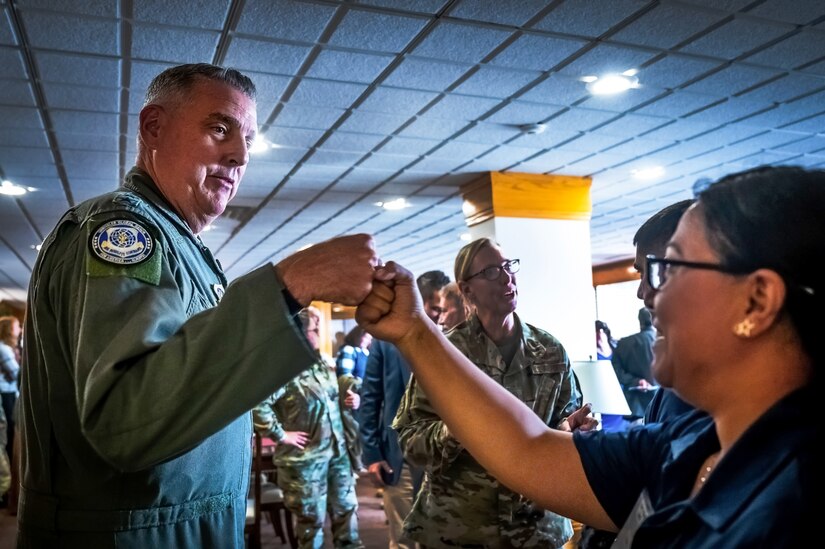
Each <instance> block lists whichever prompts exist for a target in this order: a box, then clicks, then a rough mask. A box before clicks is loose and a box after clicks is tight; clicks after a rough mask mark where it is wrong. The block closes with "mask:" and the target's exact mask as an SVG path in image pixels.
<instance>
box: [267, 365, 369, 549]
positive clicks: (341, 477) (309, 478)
mask: <svg viewBox="0 0 825 549" xmlns="http://www.w3.org/2000/svg"><path fill="white" fill-rule="evenodd" d="M252 415H253V421H254V422H255V429H257V430H258V431H259V432H261V433H262V434H264V436H269V437H272V438H273V439H275V440H277V441H280V440H283V438H284V437H285V436H286V431H304V432H306V433H307V435H308V437H309V440H308V441H307V444H306V447H305V448H304V449H303V450H301V449H299V448H296V447H295V446H291V445H289V444H279V445H278V446H277V447H276V448H275V455H274V456H273V462H274V463H275V465H276V466H277V467H278V486H280V488H281V490H283V492H284V503H285V505H286V507H287V509H289V510H290V511H291V512H292V514H293V515H295V520H296V524H295V536H296V537H297V539H298V545H299V547H301V548H310V547H311V548H314V549H320V548H321V547H323V546H324V520H325V518H326V514H327V511H328V512H329V515H330V517H331V519H332V538H333V543H334V545H335V547H359V548H360V547H363V546H364V545H363V544H362V543H361V539H360V537H359V536H358V518H357V517H356V511H357V509H358V500H357V498H356V494H355V479H354V478H353V475H352V465H351V464H350V459H349V455H348V454H347V447H346V439H345V437H344V428H343V425H342V421H341V407H340V404H339V400H338V381H337V380H336V377H335V371H334V370H333V369H332V367H331V365H330V364H328V363H327V362H326V361H325V360H324V359H323V358H319V360H318V361H317V362H316V363H315V364H314V365H313V366H312V367H311V368H310V369H308V370H306V371H304V372H303V373H301V374H299V375H298V376H296V377H295V378H294V379H293V380H292V381H290V382H289V383H287V384H286V385H285V386H284V387H282V388H281V389H279V390H278V391H277V392H275V393H274V394H273V395H272V396H271V397H269V398H268V399H267V400H265V401H264V402H262V403H261V404H259V405H258V406H257V407H256V408H255V409H254V410H253V413H252Z"/></svg>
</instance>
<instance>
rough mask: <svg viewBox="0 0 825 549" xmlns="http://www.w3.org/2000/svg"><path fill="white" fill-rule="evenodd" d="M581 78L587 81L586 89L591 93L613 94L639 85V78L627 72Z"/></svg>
mask: <svg viewBox="0 0 825 549" xmlns="http://www.w3.org/2000/svg"><path fill="white" fill-rule="evenodd" d="M627 72H630V71H627ZM581 80H582V82H586V83H587V91H589V92H590V93H592V94H593V95H613V94H616V93H622V92H624V91H627V90H629V89H631V88H638V87H639V79H638V78H636V77H635V76H632V75H627V74H605V75H604V76H601V77H598V76H585V77H584V78H582V79H581Z"/></svg>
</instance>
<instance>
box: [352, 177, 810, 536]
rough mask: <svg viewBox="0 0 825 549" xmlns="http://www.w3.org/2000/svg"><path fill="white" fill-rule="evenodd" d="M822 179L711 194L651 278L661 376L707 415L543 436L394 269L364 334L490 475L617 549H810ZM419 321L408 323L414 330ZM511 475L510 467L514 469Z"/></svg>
mask: <svg viewBox="0 0 825 549" xmlns="http://www.w3.org/2000/svg"><path fill="white" fill-rule="evenodd" d="M823 212H825V172H823V171H808V170H804V169H801V168H792V167H778V168H760V169H755V170H752V171H748V172H743V173H740V174H734V175H731V176H728V177H725V178H723V179H722V180H720V181H719V182H717V183H715V184H713V185H711V186H710V187H708V188H707V189H706V190H704V191H703V192H702V194H701V195H700V196H699V198H698V200H697V202H696V204H694V205H693V206H691V207H690V209H688V211H687V212H686V213H685V214H684V216H683V217H682V219H681V221H680V222H679V225H678V228H677V230H676V232H675V233H674V235H673V237H672V238H671V240H670V242H669V244H668V246H667V251H666V253H665V257H662V258H659V257H651V258H649V259H648V260H647V262H648V268H647V276H648V277H649V280H648V282H649V283H650V285H651V286H652V287H654V288H658V292H657V294H656V297H655V299H654V309H655V318H656V321H655V323H656V327H657V330H658V332H659V337H658V338H657V340H656V343H655V348H654V352H655V354H656V358H655V359H654V364H653V371H654V375H655V377H656V379H657V380H658V381H659V382H660V383H661V384H662V385H665V386H669V387H672V388H673V389H674V390H675V391H676V392H677V393H678V394H679V396H681V397H682V398H684V399H685V400H686V401H687V402H689V403H690V404H692V405H694V406H696V407H697V408H698V409H699V410H704V411H705V412H707V414H708V415H707V416H704V417H698V416H701V415H702V414H701V412H699V411H696V412H692V413H689V414H687V415H685V416H680V417H678V418H676V419H674V420H672V421H669V422H666V423H660V424H655V425H647V426H642V427H638V428H635V429H631V430H630V431H628V432H626V433H605V432H602V431H598V432H588V433H573V434H572V435H571V434H569V433H562V432H559V431H555V430H552V429H547V427H546V426H545V425H544V424H543V422H541V421H538V420H537V419H536V418H535V417H534V416H533V415H532V414H531V413H530V411H529V410H528V409H527V408H526V407H525V406H524V405H523V404H522V403H521V402H519V400H518V399H516V398H513V395H511V394H510V393H509V392H507V391H505V390H502V388H501V387H500V386H498V385H497V384H495V383H491V382H490V380H489V379H488V378H487V377H486V376H484V375H479V372H478V370H477V368H475V367H474V366H473V365H472V364H470V363H469V362H468V361H467V360H466V359H465V358H464V357H463V356H462V355H461V354H460V353H457V352H456V351H455V350H454V349H451V348H450V346H449V344H448V343H447V342H446V341H444V340H443V338H442V336H441V334H439V333H438V332H437V331H436V330H433V329H431V328H430V327H429V326H428V325H427V322H426V321H424V319H423V318H422V315H421V314H420V313H416V314H415V315H411V314H410V311H411V310H412V311H418V310H419V309H420V305H418V303H417V299H416V297H415V295H414V293H413V292H412V291H411V288H412V283H411V281H410V276H409V275H408V274H406V272H405V271H404V270H403V268H400V267H398V266H396V265H394V264H390V265H389V266H387V267H386V268H384V269H381V270H379V271H378V272H377V278H378V279H379V280H391V279H394V280H393V282H394V285H393V286H382V285H380V284H375V285H374V287H373V291H372V294H371V295H370V296H369V297H368V298H367V300H365V302H364V303H362V305H361V306H360V308H359V310H358V313H357V318H359V319H360V322H361V323H362V324H363V325H365V326H366V327H367V328H368V329H370V330H371V331H372V332H373V333H374V335H375V336H376V337H380V338H382V339H389V340H391V341H393V342H394V343H395V344H396V346H397V347H398V348H399V349H400V350H401V351H402V353H403V354H404V355H405V357H406V358H407V360H408V362H409V363H410V365H411V367H412V369H413V372H414V373H415V376H416V379H417V382H418V383H419V384H420V385H421V387H422V389H423V390H425V391H426V392H427V396H428V397H429V399H430V402H431V404H432V406H433V408H434V409H435V410H437V412H438V414H439V415H440V416H441V417H442V418H443V419H444V421H445V423H446V425H448V426H449V432H450V433H452V434H453V435H454V436H455V437H456V438H457V439H458V440H460V441H461V444H463V446H464V447H465V448H467V449H468V450H469V451H470V452H471V453H472V454H473V456H474V457H475V458H476V459H477V460H478V461H479V463H480V464H482V465H483V466H484V467H485V469H486V470H487V471H489V472H490V473H491V474H492V475H494V476H495V477H496V478H498V479H499V480H500V481H501V482H502V483H504V484H506V485H507V486H509V487H510V488H512V489H513V490H517V491H520V492H522V493H524V494H525V495H526V496H527V497H530V498H532V499H533V500H534V501H536V502H537V503H538V504H539V505H541V506H543V507H544V508H547V509H552V510H554V511H555V512H557V513H561V514H564V515H566V516H570V517H572V518H575V519H577V520H580V521H582V522H584V523H585V524H590V525H594V526H596V527H598V528H601V529H612V530H614V531H616V530H619V535H618V538H617V542H616V543H617V545H615V546H616V547H634V548H639V547H655V548H662V547H665V548H667V547H690V548H716V547H724V548H726V549H727V548H750V547H771V548H783V547H805V546H807V545H809V543H808V542H807V541H805V540H807V536H808V535H809V533H810V532H809V531H810V528H811V525H812V524H815V522H814V518H815V517H816V516H817V515H815V513H816V511H815V509H817V508H818V506H817V505H816V504H817V501H818V499H819V482H818V479H819V477H820V468H821V467H822V463H823V459H822V451H821V450H820V448H821V447H822V445H821V440H820V435H821V429H820V427H819V425H820V423H821V419H820V415H821V414H820V407H821V406H820V402H819V401H821V400H822V394H823V393H822V390H821V389H822V383H821V379H822V372H818V370H819V368H821V367H822V364H821V362H822V358H821V354H820V353H819V352H818V351H819V340H820V339H821V334H820V332H821V329H820V324H821V322H820V317H821V315H822V311H823V310H825V301H824V300H823V295H825V288H823V284H822V281H823V276H822V271H821V268H820V267H819V265H818V261H816V258H818V257H821V256H822V255H823V254H825V238H823V235H825V215H823ZM411 319H412V320H411ZM514 465H515V466H514Z"/></svg>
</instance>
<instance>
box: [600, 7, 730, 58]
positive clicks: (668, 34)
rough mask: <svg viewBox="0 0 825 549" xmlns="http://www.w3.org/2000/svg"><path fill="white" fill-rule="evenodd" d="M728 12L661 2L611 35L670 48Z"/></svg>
mask: <svg viewBox="0 0 825 549" xmlns="http://www.w3.org/2000/svg"><path fill="white" fill-rule="evenodd" d="M724 17H725V14H724V13H722V12H717V11H710V10H704V9H698V8H694V7H690V6H680V5H678V4H659V5H658V6H656V7H655V8H653V9H652V10H650V11H648V12H647V13H645V14H644V15H642V16H641V17H639V18H638V19H636V20H635V21H634V22H633V23H631V24H629V25H628V26H626V27H625V28H623V29H621V30H620V31H619V32H617V33H615V34H613V35H612V36H611V37H610V39H611V40H616V41H619V42H626V43H628V44H638V45H640V46H653V47H657V48H664V49H669V48H672V47H674V46H676V45H677V44H679V43H680V42H683V41H684V40H686V39H688V38H690V37H691V36H693V35H695V34H698V33H699V32H701V31H704V30H705V29H706V28H707V27H709V26H711V25H713V24H715V23H717V22H719V21H721V20H722V19H723V18H724Z"/></svg>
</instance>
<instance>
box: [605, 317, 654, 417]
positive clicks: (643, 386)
mask: <svg viewBox="0 0 825 549" xmlns="http://www.w3.org/2000/svg"><path fill="white" fill-rule="evenodd" d="M638 317H639V331H638V332H637V333H635V334H632V335H629V336H627V337H623V338H622V339H620V340H619V343H618V345H616V350H615V351H614V352H613V358H612V359H611V361H612V363H613V370H614V371H615V372H616V378H617V379H618V380H619V383H621V385H622V391H623V392H624V397H625V399H626V400H627V405H628V406H629V407H630V417H629V418H628V419H629V420H630V421H639V422H641V420H642V419H643V418H644V415H645V410H646V409H647V405H648V403H649V402H650V398H651V396H652V395H653V391H654V390H655V388H656V383H655V381H654V380H653V374H652V373H651V371H650V365H651V364H652V363H653V342H654V341H655V340H656V330H654V329H653V316H652V315H651V314H650V310H648V309H647V307H642V308H641V309H639V314H638Z"/></svg>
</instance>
